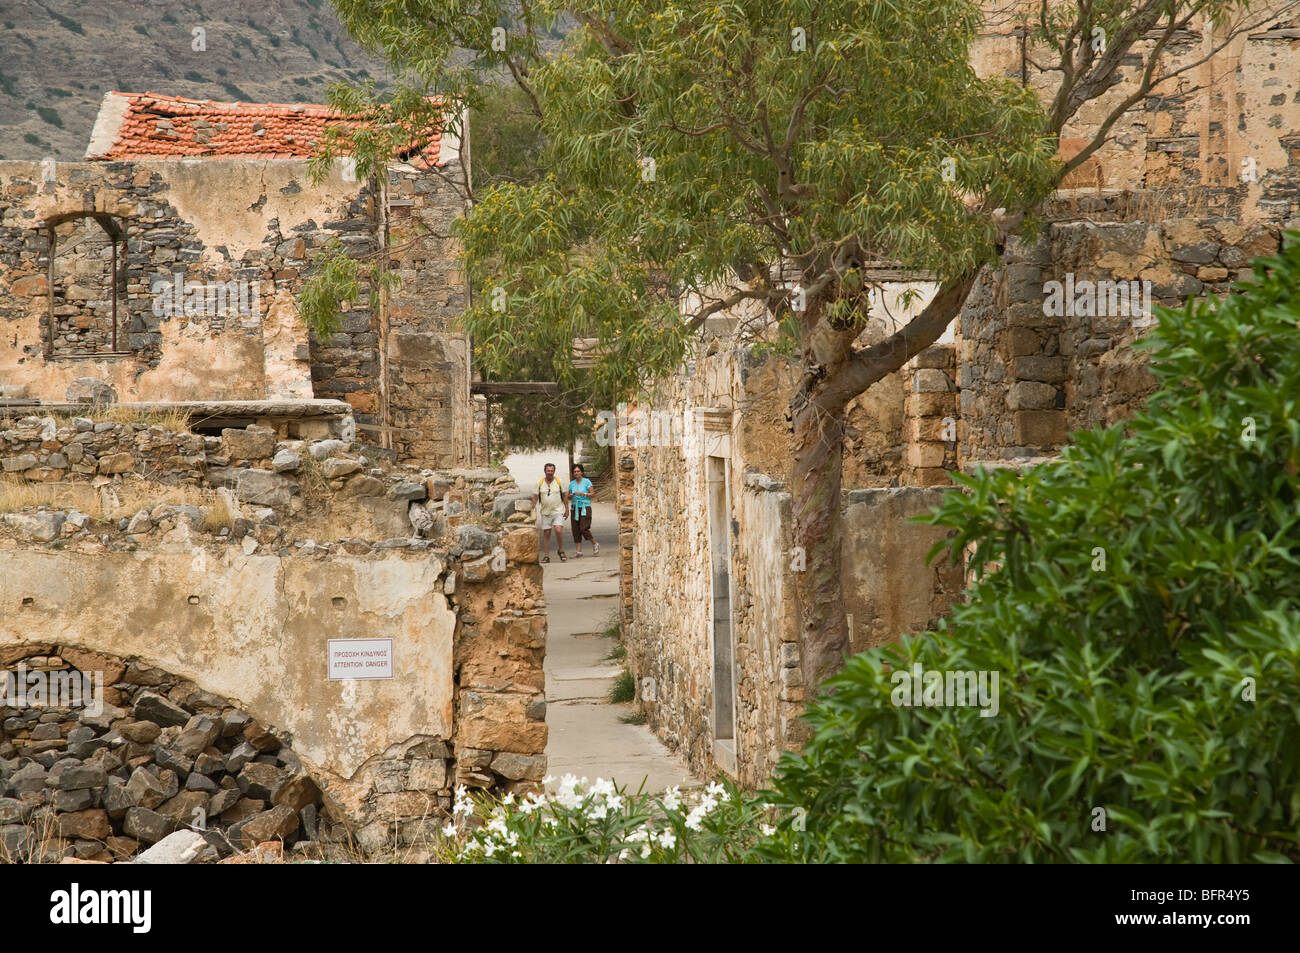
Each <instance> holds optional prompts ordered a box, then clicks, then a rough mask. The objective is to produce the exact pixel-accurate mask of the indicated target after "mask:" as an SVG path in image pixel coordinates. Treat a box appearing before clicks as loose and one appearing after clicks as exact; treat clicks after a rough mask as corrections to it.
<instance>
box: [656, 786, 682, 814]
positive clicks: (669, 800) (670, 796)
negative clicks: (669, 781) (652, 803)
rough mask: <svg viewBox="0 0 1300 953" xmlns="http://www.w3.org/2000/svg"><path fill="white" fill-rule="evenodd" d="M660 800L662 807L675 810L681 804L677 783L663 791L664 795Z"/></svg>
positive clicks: (680, 794)
mask: <svg viewBox="0 0 1300 953" xmlns="http://www.w3.org/2000/svg"><path fill="white" fill-rule="evenodd" d="M661 800H662V801H663V805H664V807H666V808H667V809H668V810H670V811H675V810H677V808H679V807H681V805H682V792H681V790H680V788H679V787H678V786H677V785H673V786H672V787H670V788H669V789H668V790H667V791H665V792H664V796H663V798H662V799H661Z"/></svg>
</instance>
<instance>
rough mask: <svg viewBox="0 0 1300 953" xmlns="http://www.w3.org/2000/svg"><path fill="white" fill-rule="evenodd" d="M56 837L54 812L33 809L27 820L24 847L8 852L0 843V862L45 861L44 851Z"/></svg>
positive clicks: (56, 827)
mask: <svg viewBox="0 0 1300 953" xmlns="http://www.w3.org/2000/svg"><path fill="white" fill-rule="evenodd" d="M58 838H59V831H58V822H57V821H56V820H55V817H54V812H53V811H51V810H49V809H48V808H46V809H38V810H36V811H33V812H32V816H31V818H30V819H29V820H28V822H27V843H26V844H25V845H24V846H25V848H26V849H25V850H22V851H20V852H18V853H10V851H9V849H8V848H7V847H6V846H5V845H4V844H3V843H0V864H20V863H27V864H43V863H46V862H47V861H46V860H45V852H46V851H47V850H49V849H50V848H51V847H52V846H53V844H54V842H55V841H56V840H58Z"/></svg>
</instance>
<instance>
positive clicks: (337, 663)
mask: <svg viewBox="0 0 1300 953" xmlns="http://www.w3.org/2000/svg"><path fill="white" fill-rule="evenodd" d="M328 657H329V680H330V681H332V682H336V681H339V680H340V679H347V678H392V677H393V640H392V639H330V640H329V651H328Z"/></svg>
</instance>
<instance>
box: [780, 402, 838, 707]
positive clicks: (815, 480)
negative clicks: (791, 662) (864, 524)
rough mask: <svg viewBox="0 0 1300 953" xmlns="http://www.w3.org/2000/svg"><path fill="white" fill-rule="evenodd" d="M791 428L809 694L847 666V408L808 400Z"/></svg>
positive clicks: (799, 591)
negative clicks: (843, 501) (843, 509)
mask: <svg viewBox="0 0 1300 953" xmlns="http://www.w3.org/2000/svg"><path fill="white" fill-rule="evenodd" d="M793 428H794V429H793V433H792V436H791V450H792V451H793V454H794V457H793V459H794V466H793V480H792V483H793V487H792V488H793V491H794V541H795V545H796V546H797V547H799V549H798V550H796V551H795V553H794V554H792V568H794V569H795V570H796V571H795V576H794V579H795V584H794V585H795V594H796V597H797V598H798V610H799V624H800V627H801V629H802V636H803V645H802V659H803V681H804V690H805V692H807V693H808V695H809V696H811V694H812V692H813V691H814V690H815V689H816V687H817V685H818V684H819V683H820V682H821V681H822V679H824V678H826V677H827V676H828V675H831V674H833V673H834V672H835V671H836V670H837V669H839V668H840V666H841V665H843V664H844V656H845V655H846V654H847V652H848V650H849V630H848V625H847V622H846V620H845V618H844V587H843V582H842V579H841V571H842V568H843V567H842V558H841V553H842V549H843V547H842V543H841V539H842V536H843V528H842V520H841V518H840V484H841V482H842V478H843V467H844V407H843V406H841V407H839V408H838V410H827V409H823V408H821V407H819V406H818V405H817V403H816V402H815V401H812V400H808V401H805V402H804V403H803V405H802V407H801V408H800V409H798V410H796V411H795V412H794V415H793ZM796 560H797V561H796ZM800 563H802V565H803V567H804V568H803V570H802V571H799V569H798V567H799V565H800Z"/></svg>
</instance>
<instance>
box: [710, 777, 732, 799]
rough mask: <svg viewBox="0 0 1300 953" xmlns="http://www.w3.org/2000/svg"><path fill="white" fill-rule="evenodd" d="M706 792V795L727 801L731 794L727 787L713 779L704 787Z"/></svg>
mask: <svg viewBox="0 0 1300 953" xmlns="http://www.w3.org/2000/svg"><path fill="white" fill-rule="evenodd" d="M704 793H705V795H706V796H708V797H711V798H716V799H717V800H719V801H726V800H727V799H728V798H729V797H730V795H729V794H727V789H726V787H725V786H723V785H721V784H719V783H718V782H717V781H711V782H710V783H709V785H708V786H707V787H706V788H705V789H704Z"/></svg>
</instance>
